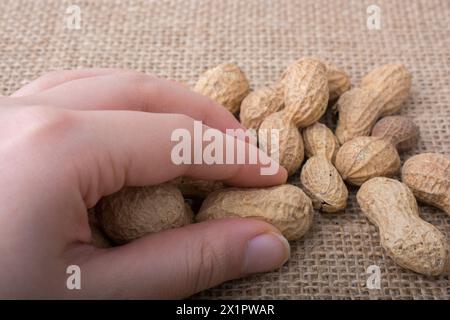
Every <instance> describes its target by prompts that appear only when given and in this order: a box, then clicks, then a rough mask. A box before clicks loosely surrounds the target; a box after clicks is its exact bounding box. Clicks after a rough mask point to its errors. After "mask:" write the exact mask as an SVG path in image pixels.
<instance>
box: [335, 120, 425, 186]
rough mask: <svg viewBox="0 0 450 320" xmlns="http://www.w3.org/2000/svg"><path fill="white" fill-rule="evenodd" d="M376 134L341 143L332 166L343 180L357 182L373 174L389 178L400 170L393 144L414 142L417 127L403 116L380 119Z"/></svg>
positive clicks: (407, 144)
mask: <svg viewBox="0 0 450 320" xmlns="http://www.w3.org/2000/svg"><path fill="white" fill-rule="evenodd" d="M374 133H375V134H376V135H377V136H375V137H374V136H371V137H364V136H362V137H356V138H354V139H352V140H350V141H348V142H346V143H344V145H342V147H341V148H340V149H339V151H338V153H337V156H336V163H335V165H336V168H337V169H338V171H339V173H340V174H341V176H342V178H343V179H344V180H347V181H348V182H350V183H352V184H355V185H361V184H362V183H363V182H364V181H367V180H368V179H370V178H373V177H379V176H386V177H390V176H393V175H395V174H397V172H398V171H399V169H400V156H399V155H398V151H397V150H396V148H395V146H401V148H402V149H403V150H405V149H407V148H412V147H413V146H414V143H417V137H418V135H419V130H418V127H417V126H416V125H415V124H414V123H413V122H412V121H411V120H409V119H407V118H405V117H400V116H398V117H394V118H391V117H389V118H388V119H382V120H380V123H379V124H378V125H377V126H376V130H374Z"/></svg>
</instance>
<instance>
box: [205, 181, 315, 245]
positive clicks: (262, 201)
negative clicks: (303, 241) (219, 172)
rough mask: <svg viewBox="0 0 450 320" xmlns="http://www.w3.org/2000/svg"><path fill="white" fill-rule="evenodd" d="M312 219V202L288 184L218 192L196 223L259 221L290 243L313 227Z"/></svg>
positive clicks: (207, 202)
mask: <svg viewBox="0 0 450 320" xmlns="http://www.w3.org/2000/svg"><path fill="white" fill-rule="evenodd" d="M313 216H314V210H313V206H312V203H311V199H309V198H308V197H307V196H306V194H305V193H304V192H303V191H302V190H301V189H300V188H298V187H295V186H293V185H289V184H286V185H281V186H276V187H270V188H263V189H245V188H229V189H223V190H218V191H216V192H214V193H212V194H210V195H209V196H208V197H207V198H206V199H205V201H204V202H203V205H202V207H201V208H200V212H199V213H198V215H197V216H196V220H197V221H205V220H209V219H221V218H255V219H260V220H263V221H266V222H268V223H270V224H272V225H274V226H275V227H276V228H277V229H278V230H280V232H281V233H282V234H283V235H284V236H285V237H286V238H287V239H288V240H295V239H298V238H301V237H302V236H303V235H304V234H305V233H306V232H307V231H308V230H309V229H310V228H311V226H312V222H313Z"/></svg>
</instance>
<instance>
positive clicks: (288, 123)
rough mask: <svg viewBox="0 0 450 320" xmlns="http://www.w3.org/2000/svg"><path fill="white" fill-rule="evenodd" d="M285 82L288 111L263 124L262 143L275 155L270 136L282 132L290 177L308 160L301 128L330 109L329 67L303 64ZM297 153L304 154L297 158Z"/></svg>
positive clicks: (282, 154)
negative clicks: (305, 155) (274, 131)
mask: <svg viewBox="0 0 450 320" xmlns="http://www.w3.org/2000/svg"><path fill="white" fill-rule="evenodd" d="M282 82H283V83H284V104H285V107H284V109H283V110H281V111H278V112H277V113H274V114H272V115H270V116H269V117H267V118H266V119H265V120H264V121H263V122H262V123H261V126H260V129H266V130H265V131H261V130H260V132H259V140H260V141H261V142H262V143H261V145H262V147H263V150H264V151H266V152H268V153H269V155H271V153H270V150H269V149H268V148H267V147H268V145H267V143H266V142H267V141H269V140H270V138H268V137H267V135H269V136H270V134H271V132H272V129H276V130H281V133H280V148H279V157H280V161H279V162H280V164H281V165H282V166H284V167H286V169H287V170H288V173H289V174H293V173H294V172H296V171H297V170H298V168H299V167H300V165H301V163H302V161H303V157H304V155H303V151H304V150H303V142H302V137H301V135H300V134H299V133H298V132H295V131H296V130H297V128H298V127H306V126H309V125H311V124H313V123H314V122H316V121H317V120H319V118H320V117H321V116H322V115H323V114H324V113H325V110H326V107H327V103H328V94H329V93H328V80H327V75H326V67H325V65H324V64H323V63H322V62H321V61H319V60H315V59H302V60H299V61H297V62H296V63H295V64H293V65H291V66H290V67H289V68H288V71H287V73H286V75H285V77H284V79H283V80H282ZM286 139H289V140H290V139H292V140H290V141H286ZM295 145H298V146H297V147H296V146H295ZM286 148H289V150H286ZM293 151H295V152H301V154H293Z"/></svg>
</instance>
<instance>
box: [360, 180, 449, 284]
mask: <svg viewBox="0 0 450 320" xmlns="http://www.w3.org/2000/svg"><path fill="white" fill-rule="evenodd" d="M356 198H357V201H358V204H359V206H360V207H361V209H362V211H363V213H364V214H365V215H366V216H367V218H368V219H369V220H370V221H371V222H372V223H373V224H375V225H376V226H377V227H378V229H379V232H380V241H381V246H382V247H383V248H384V249H385V250H386V252H387V255H388V256H389V257H390V258H391V259H392V260H394V261H395V262H396V263H397V264H399V265H400V266H402V267H404V268H407V269H410V270H413V271H415V272H417V273H421V274H424V275H427V276H435V275H439V274H442V273H444V272H446V271H447V270H448V268H449V265H450V253H449V246H448V243H447V241H446V239H445V236H444V235H443V234H442V233H441V232H440V231H439V230H438V229H437V228H436V227H435V226H433V225H431V224H429V223H428V222H426V221H424V220H422V219H421V218H420V217H419V208H418V206H417V202H416V199H415V198H414V195H413V193H412V192H411V190H410V189H409V188H408V187H407V186H406V185H405V184H403V183H401V182H399V181H397V180H394V179H388V178H382V177H377V178H373V179H371V180H369V181H367V182H365V183H364V184H363V185H362V186H361V188H360V189H359V191H358V193H357V195H356Z"/></svg>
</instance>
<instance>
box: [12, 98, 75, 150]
mask: <svg viewBox="0 0 450 320" xmlns="http://www.w3.org/2000/svg"><path fill="white" fill-rule="evenodd" d="M15 122H16V124H18V126H19V128H20V131H21V133H22V134H23V137H25V138H26V139H27V140H32V141H33V142H36V140H38V141H42V140H49V139H51V138H57V139H61V138H64V137H65V136H66V135H67V134H68V133H70V132H72V131H73V129H74V127H75V126H76V123H77V120H76V117H75V113H74V112H72V111H70V110H66V109H58V108H53V107H47V106H31V107H26V108H23V109H22V110H21V111H20V112H18V114H16V117H15Z"/></svg>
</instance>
